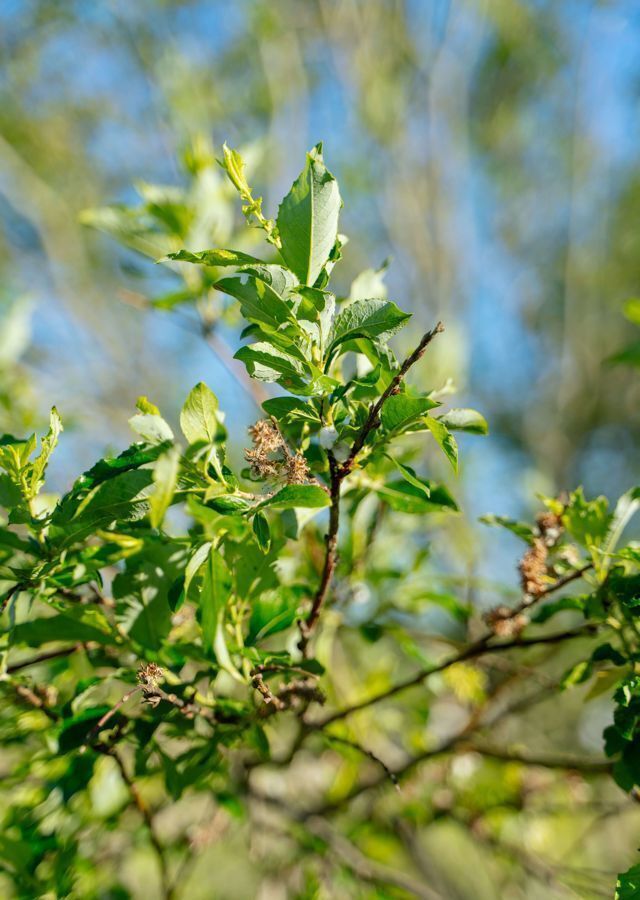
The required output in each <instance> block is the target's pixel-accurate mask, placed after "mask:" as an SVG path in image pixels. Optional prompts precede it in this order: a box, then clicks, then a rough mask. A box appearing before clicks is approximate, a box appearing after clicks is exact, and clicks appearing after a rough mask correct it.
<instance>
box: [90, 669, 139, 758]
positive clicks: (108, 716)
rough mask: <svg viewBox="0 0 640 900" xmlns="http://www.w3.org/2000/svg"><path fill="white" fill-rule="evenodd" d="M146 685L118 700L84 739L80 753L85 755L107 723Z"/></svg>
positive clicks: (134, 689)
mask: <svg viewBox="0 0 640 900" xmlns="http://www.w3.org/2000/svg"><path fill="white" fill-rule="evenodd" d="M143 687H144V685H142V684H137V685H136V686H135V687H134V688H131V690H130V691H127V693H126V694H123V695H122V697H120V699H119V700H118V702H117V703H114V705H113V706H112V707H111V709H109V710H107V712H106V713H105V714H104V715H103V716H102V717H101V718H100V719H99V720H98V721H97V722H96V724H95V725H94V726H93V728H92V729H91V731H89V732H88V734H87V736H86V738H85V739H84V744H83V745H82V747H81V748H80V753H85V752H86V750H87V748H88V746H89V745H90V744H91V743H92V742H93V740H94V738H96V737H97V735H98V734H99V732H100V731H101V729H102V728H104V726H105V725H106V724H107V722H108V721H109V720H110V719H112V718H113V716H115V714H116V713H117V712H118V710H119V709H121V708H122V707H123V706H124V704H125V703H126V702H127V700H129V698H130V697H133V695H134V694H137V693H138V691H141V690H142V689H143Z"/></svg>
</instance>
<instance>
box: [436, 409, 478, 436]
mask: <svg viewBox="0 0 640 900" xmlns="http://www.w3.org/2000/svg"><path fill="white" fill-rule="evenodd" d="M440 421H441V422H442V424H443V425H446V426H447V428H448V429H449V430H450V431H469V432H471V433H472V434H488V433H489V426H488V425H487V420H486V419H485V418H484V416H482V415H480V413H479V412H476V410H475V409H450V410H449V411H448V412H446V413H445V414H444V415H442V416H440Z"/></svg>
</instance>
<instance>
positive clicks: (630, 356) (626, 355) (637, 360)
mask: <svg viewBox="0 0 640 900" xmlns="http://www.w3.org/2000/svg"><path fill="white" fill-rule="evenodd" d="M606 362H608V363H609V364H610V365H614V366H615V365H623V366H640V341H636V342H635V343H633V344H629V346H628V347H625V348H624V350H620V352H619V353H615V354H614V355H613V356H609V357H608V358H607V360H606Z"/></svg>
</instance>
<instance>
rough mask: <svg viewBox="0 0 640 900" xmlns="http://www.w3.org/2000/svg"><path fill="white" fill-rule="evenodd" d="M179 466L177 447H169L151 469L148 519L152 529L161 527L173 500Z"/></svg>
mask: <svg viewBox="0 0 640 900" xmlns="http://www.w3.org/2000/svg"><path fill="white" fill-rule="evenodd" d="M179 464H180V452H179V450H178V448H177V447H171V448H170V449H169V450H167V452H166V453H163V454H162V456H159V457H158V460H157V462H156V464H155V466H154V468H153V483H154V484H155V490H154V492H153V493H152V494H151V496H150V497H149V518H150V520H151V525H152V526H153V527H154V528H159V527H160V526H161V525H162V522H163V521H164V517H165V514H166V512H167V510H168V509H169V507H170V505H171V501H172V500H173V495H174V494H175V490H176V485H177V483H178V468H179Z"/></svg>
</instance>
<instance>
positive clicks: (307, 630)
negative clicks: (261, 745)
mask: <svg viewBox="0 0 640 900" xmlns="http://www.w3.org/2000/svg"><path fill="white" fill-rule="evenodd" d="M442 331H444V325H443V324H442V322H438V324H437V325H436V326H435V328H432V329H431V331H427V333H426V334H424V335H423V337H422V339H421V341H420V343H419V344H418V346H417V347H416V349H415V350H414V351H413V352H412V353H410V354H409V356H407V358H406V359H405V361H404V362H403V363H402V365H401V366H400V368H399V370H398V371H397V373H396V374H395V375H394V377H393V378H392V379H391V382H390V383H389V385H388V386H387V388H386V389H385V390H384V391H383V393H382V394H381V395H380V397H379V398H378V400H377V401H376V402H375V403H374V405H373V406H372V407H371V410H370V412H369V415H368V416H367V419H366V421H365V423H364V425H363V426H362V428H361V429H360V431H359V433H358V435H357V436H356V438H355V440H354V442H353V445H352V447H351V450H350V451H349V455H348V456H347V458H346V460H345V461H344V462H343V463H342V464H341V465H339V464H338V462H337V460H336V458H335V456H334V455H333V453H331V451H329V452H328V454H327V455H328V458H329V488H330V495H331V508H330V511H329V530H328V531H327V535H326V537H325V542H326V550H325V557H324V564H323V567H322V575H321V576H320V584H319V586H318V590H317V591H316V593H315V595H314V598H313V602H312V604H311V610H310V612H309V615H308V616H307V619H306V621H300V622H299V623H298V627H299V628H300V640H299V642H298V648H299V650H300V652H301V653H302V655H303V656H306V655H307V649H308V644H309V638H310V636H311V632H312V631H313V629H314V628H315V626H316V624H317V622H318V619H319V618H320V613H321V611H322V607H323V605H324V603H325V600H326V598H327V594H328V593H329V588H330V587H331V581H332V579H333V574H334V572H335V568H336V563H337V560H338V554H337V547H338V531H339V528H340V487H341V484H342V481H343V479H345V478H346V477H347V475H349V473H350V472H351V470H352V469H353V467H354V465H355V463H356V459H357V457H358V454H359V453H360V451H361V450H362V448H363V447H364V445H365V443H366V440H367V438H368V437H369V434H370V433H371V432H372V431H373V430H374V429H375V428H377V427H378V425H379V424H380V410H381V409H382V407H383V405H384V404H385V402H386V401H387V400H388V399H389V397H391V396H392V395H393V394H396V393H397V392H398V390H399V388H400V384H401V383H402V381H403V380H404V378H405V376H406V374H407V372H408V371H409V369H410V368H411V367H412V366H413V365H415V363H417V362H418V360H419V359H421V358H422V356H423V355H424V352H425V350H426V349H427V347H428V346H429V344H430V343H431V341H432V340H433V339H434V337H435V336H436V335H437V334H440V333H441V332H442Z"/></svg>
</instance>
